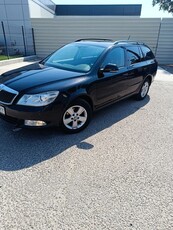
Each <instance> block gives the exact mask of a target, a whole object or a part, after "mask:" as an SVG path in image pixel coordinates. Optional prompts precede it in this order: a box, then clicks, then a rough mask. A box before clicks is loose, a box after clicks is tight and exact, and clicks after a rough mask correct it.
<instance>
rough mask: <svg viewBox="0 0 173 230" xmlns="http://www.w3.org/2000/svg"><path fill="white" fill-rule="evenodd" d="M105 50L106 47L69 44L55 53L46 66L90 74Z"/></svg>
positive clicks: (46, 62)
mask: <svg viewBox="0 0 173 230" xmlns="http://www.w3.org/2000/svg"><path fill="white" fill-rule="evenodd" d="M104 50H105V47H101V46H96V45H88V44H87V45H86V44H79V43H74V44H69V45H66V46H64V47H62V48H60V49H59V50H57V51H56V52H55V53H53V54H52V55H51V56H50V57H48V59H47V60H46V61H45V63H44V64H45V65H47V66H53V67H55V68H60V69H65V70H72V71H77V72H88V71H90V70H91V68H92V66H93V65H94V63H95V62H96V60H97V59H98V57H99V56H100V54H101V53H102V52H103V51H104Z"/></svg>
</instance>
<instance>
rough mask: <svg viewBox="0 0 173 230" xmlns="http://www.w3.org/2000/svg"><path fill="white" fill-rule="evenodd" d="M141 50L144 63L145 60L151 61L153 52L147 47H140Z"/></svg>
mask: <svg viewBox="0 0 173 230" xmlns="http://www.w3.org/2000/svg"><path fill="white" fill-rule="evenodd" d="M141 49H142V53H143V55H144V57H143V60H144V61H145V60H151V59H153V58H155V57H154V54H153V52H152V51H151V50H150V49H149V48H148V47H147V46H141Z"/></svg>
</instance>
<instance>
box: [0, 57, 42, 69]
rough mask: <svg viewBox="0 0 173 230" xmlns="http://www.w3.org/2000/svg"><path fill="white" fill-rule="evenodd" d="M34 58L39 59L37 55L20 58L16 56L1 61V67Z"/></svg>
mask: <svg viewBox="0 0 173 230" xmlns="http://www.w3.org/2000/svg"><path fill="white" fill-rule="evenodd" d="M34 59H38V58H37V56H36V55H32V56H28V57H20V58H14V59H10V60H4V61H0V67H2V66H6V65H10V64H16V63H20V62H24V61H30V60H31V61H32V60H34Z"/></svg>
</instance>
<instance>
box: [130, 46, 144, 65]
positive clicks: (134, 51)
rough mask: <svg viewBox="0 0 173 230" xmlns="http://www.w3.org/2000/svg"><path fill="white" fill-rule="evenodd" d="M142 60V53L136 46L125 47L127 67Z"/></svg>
mask: <svg viewBox="0 0 173 230" xmlns="http://www.w3.org/2000/svg"><path fill="white" fill-rule="evenodd" d="M141 59H142V53H141V51H140V49H139V47H138V46H130V47H127V60H128V63H129V65H132V64H135V63H138V62H140V61H141Z"/></svg>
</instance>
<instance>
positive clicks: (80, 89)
mask: <svg viewBox="0 0 173 230" xmlns="http://www.w3.org/2000/svg"><path fill="white" fill-rule="evenodd" d="M157 66H158V64H157V61H156V59H155V57H154V54H153V52H152V51H151V49H150V48H149V47H148V46H146V45H145V44H143V43H138V42H134V41H116V42H113V41H111V40H108V39H80V40H77V41H76V42H73V43H70V44H67V45H65V46H64V47H62V48H60V49H58V50H57V51H55V52H54V53H53V54H51V55H49V56H48V57H46V58H45V59H43V60H42V61H40V62H39V63H36V64H32V65H29V66H27V67H23V68H19V69H15V70H12V71H9V72H6V73H4V74H2V75H1V76H0V117H1V118H2V119H4V120H6V121H9V122H12V123H15V124H16V125H18V126H21V127H47V126H52V125H53V126H60V127H61V128H62V129H63V130H64V131H66V132H68V133H76V132H79V131H81V130H82V129H84V128H85V127H86V126H87V125H88V123H89V121H90V120H91V117H92V113H93V112H94V111H95V110H98V109H100V108H103V107H105V106H107V105H110V104H112V103H114V102H116V101H119V100H122V99H124V98H126V97H129V96H132V95H135V96H136V98H137V99H138V100H142V99H144V98H145V97H146V95H147V93H148V90H149V87H150V85H151V83H152V81H153V78H154V76H155V75H156V72H157Z"/></svg>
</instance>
